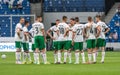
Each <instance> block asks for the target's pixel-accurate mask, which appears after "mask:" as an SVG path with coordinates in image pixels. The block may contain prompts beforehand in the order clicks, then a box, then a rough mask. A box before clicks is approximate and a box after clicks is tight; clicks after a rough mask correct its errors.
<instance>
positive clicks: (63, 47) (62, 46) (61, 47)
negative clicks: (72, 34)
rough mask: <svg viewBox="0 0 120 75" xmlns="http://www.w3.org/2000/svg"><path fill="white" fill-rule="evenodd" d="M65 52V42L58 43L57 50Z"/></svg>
mask: <svg viewBox="0 0 120 75" xmlns="http://www.w3.org/2000/svg"><path fill="white" fill-rule="evenodd" d="M62 49H65V50H67V41H58V50H62Z"/></svg>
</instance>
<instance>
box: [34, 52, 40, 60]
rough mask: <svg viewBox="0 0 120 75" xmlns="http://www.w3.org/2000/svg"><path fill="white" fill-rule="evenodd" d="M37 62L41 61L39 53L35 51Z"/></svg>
mask: <svg viewBox="0 0 120 75" xmlns="http://www.w3.org/2000/svg"><path fill="white" fill-rule="evenodd" d="M35 57H36V62H39V53H35Z"/></svg>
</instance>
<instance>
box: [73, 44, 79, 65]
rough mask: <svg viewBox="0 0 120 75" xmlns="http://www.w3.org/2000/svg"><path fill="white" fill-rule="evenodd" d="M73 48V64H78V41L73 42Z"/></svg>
mask: <svg viewBox="0 0 120 75" xmlns="http://www.w3.org/2000/svg"><path fill="white" fill-rule="evenodd" d="M74 50H75V63H74V64H79V52H80V51H79V42H75V43H74Z"/></svg>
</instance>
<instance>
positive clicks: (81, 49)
mask: <svg viewBox="0 0 120 75" xmlns="http://www.w3.org/2000/svg"><path fill="white" fill-rule="evenodd" d="M79 50H80V52H81V56H82V63H83V64H84V63H86V61H85V54H84V51H83V42H80V43H79Z"/></svg>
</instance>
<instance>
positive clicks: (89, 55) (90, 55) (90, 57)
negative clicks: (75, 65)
mask: <svg viewBox="0 0 120 75" xmlns="http://www.w3.org/2000/svg"><path fill="white" fill-rule="evenodd" d="M91 60H92V54H88V61H89V62H90V63H91Z"/></svg>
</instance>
